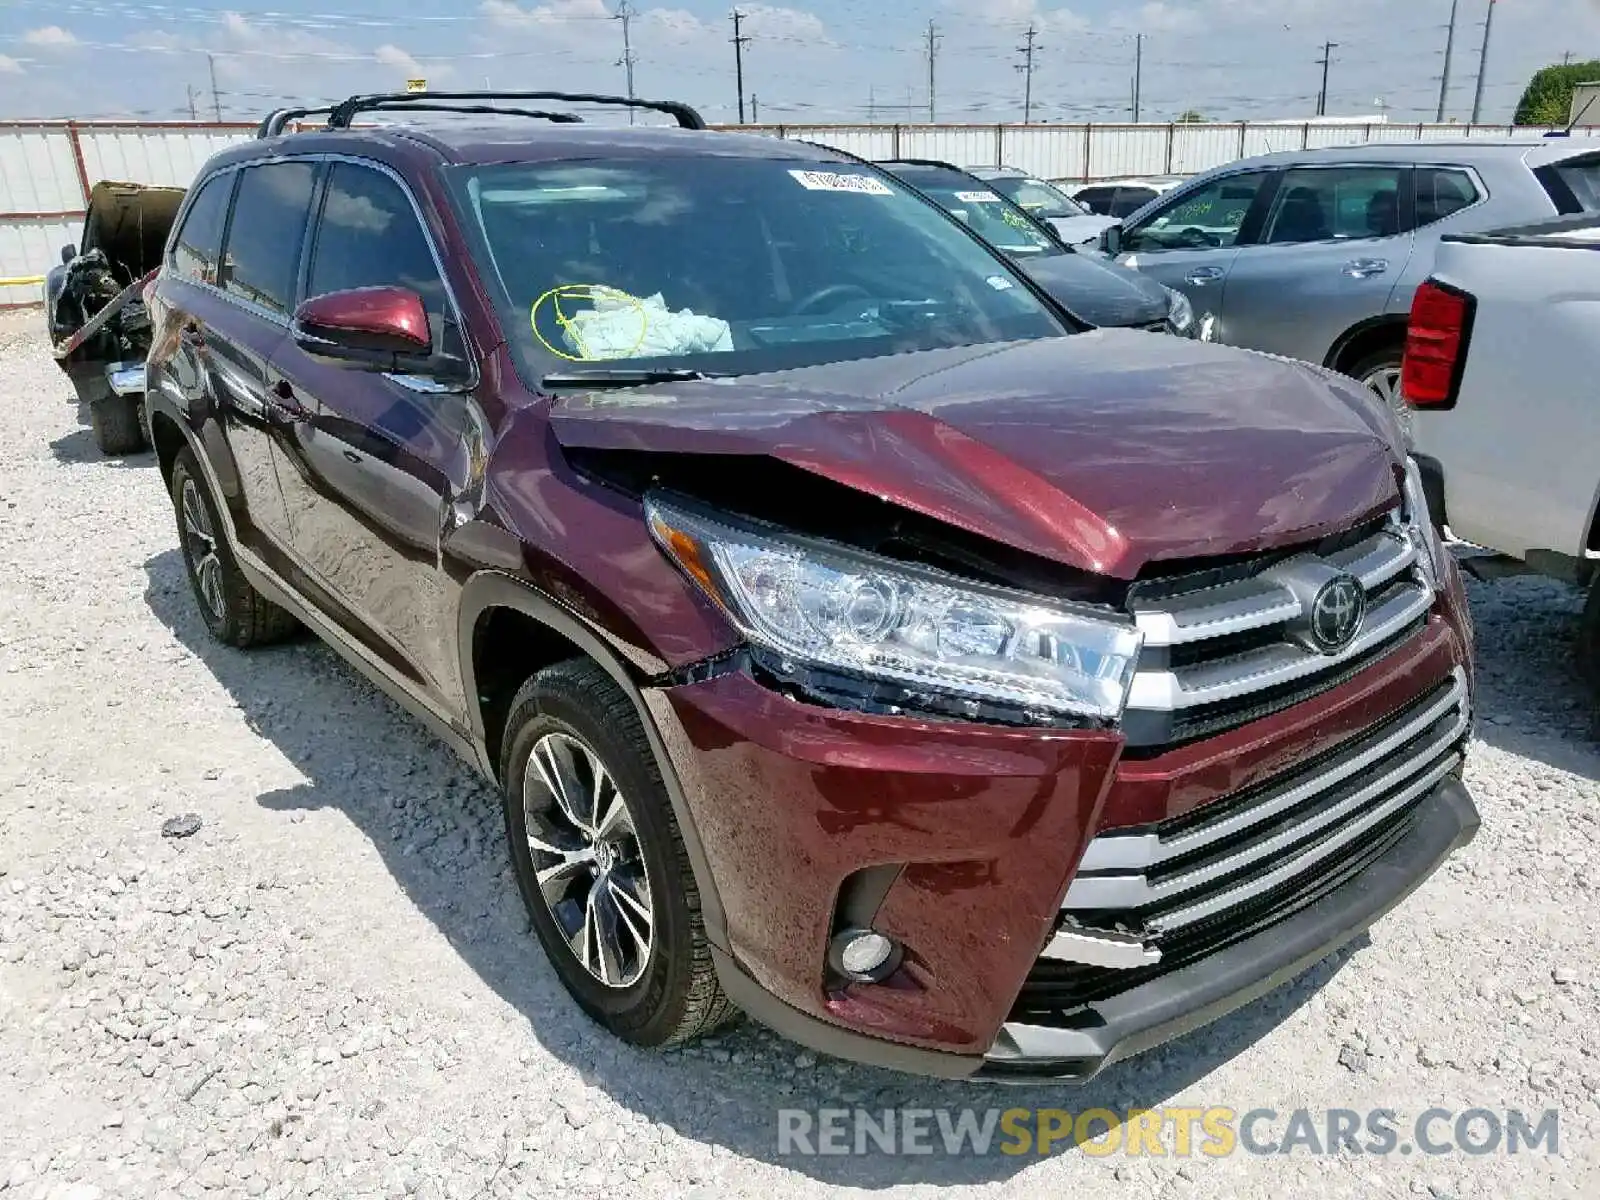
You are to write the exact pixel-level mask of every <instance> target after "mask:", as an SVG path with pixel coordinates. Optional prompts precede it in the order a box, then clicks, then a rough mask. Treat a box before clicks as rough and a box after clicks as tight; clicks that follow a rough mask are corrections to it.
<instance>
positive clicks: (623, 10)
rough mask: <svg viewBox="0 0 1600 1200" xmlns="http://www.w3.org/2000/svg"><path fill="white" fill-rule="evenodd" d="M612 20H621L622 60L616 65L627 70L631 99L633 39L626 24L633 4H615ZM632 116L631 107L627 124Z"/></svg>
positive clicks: (631, 97)
mask: <svg viewBox="0 0 1600 1200" xmlns="http://www.w3.org/2000/svg"><path fill="white" fill-rule="evenodd" d="M612 20H614V21H621V22H622V61H621V62H619V63H618V64H617V65H618V66H619V67H622V68H624V69H625V70H626V71H627V72H628V99H629V100H632V99H633V64H634V62H635V61H636V60H635V58H634V56H633V41H632V39H631V38H630V37H629V36H628V25H629V23H630V22H631V21H632V20H633V6H632V5H631V4H629V3H628V0H622V3H621V4H619V5H617V12H616V15H615V16H614V17H613V18H612ZM633 116H634V113H633V109H631V108H630V109H629V110H628V124H629V125H632V124H633Z"/></svg>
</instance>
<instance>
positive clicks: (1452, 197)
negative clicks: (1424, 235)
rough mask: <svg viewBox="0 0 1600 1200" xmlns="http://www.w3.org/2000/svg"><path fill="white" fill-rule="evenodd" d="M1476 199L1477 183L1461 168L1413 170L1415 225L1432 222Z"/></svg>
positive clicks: (1475, 201) (1421, 168) (1422, 168)
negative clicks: (1415, 181)
mask: <svg viewBox="0 0 1600 1200" xmlns="http://www.w3.org/2000/svg"><path fill="white" fill-rule="evenodd" d="M1477 202H1478V185H1477V184H1475V183H1473V182H1472V176H1471V175H1468V174H1467V173H1466V172H1465V171H1454V170H1449V169H1446V168H1444V167H1420V168H1418V170H1417V224H1418V225H1419V226H1421V225H1432V224H1433V223H1434V222H1435V221H1442V220H1444V219H1445V218H1446V217H1448V216H1450V214H1452V213H1457V212H1460V211H1461V210H1462V209H1463V208H1466V207H1467V206H1468V205H1471V204H1476V203H1477Z"/></svg>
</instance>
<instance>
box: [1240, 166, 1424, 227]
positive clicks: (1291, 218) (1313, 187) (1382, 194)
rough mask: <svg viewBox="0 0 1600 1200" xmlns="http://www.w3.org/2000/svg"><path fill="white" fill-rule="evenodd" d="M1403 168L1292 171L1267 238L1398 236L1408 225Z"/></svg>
mask: <svg viewBox="0 0 1600 1200" xmlns="http://www.w3.org/2000/svg"><path fill="white" fill-rule="evenodd" d="M1402 173H1403V168H1400V167H1316V168H1311V169H1303V170H1296V171H1289V172H1288V173H1287V174H1285V175H1284V177H1283V183H1282V185H1281V186H1280V187H1279V188H1278V195H1277V198H1276V199H1275V200H1274V201H1273V205H1272V211H1271V212H1270V213H1269V214H1268V215H1267V222H1266V226H1265V228H1264V231H1263V234H1262V238H1261V240H1262V241H1263V242H1267V243H1269V244H1273V245H1279V244H1295V243H1302V242H1327V241H1345V240H1351V239H1356V238H1381V237H1393V236H1395V235H1396V234H1398V233H1399V232H1400V231H1401V229H1402V228H1403V225H1402V221H1401V212H1400V181H1401V175H1402Z"/></svg>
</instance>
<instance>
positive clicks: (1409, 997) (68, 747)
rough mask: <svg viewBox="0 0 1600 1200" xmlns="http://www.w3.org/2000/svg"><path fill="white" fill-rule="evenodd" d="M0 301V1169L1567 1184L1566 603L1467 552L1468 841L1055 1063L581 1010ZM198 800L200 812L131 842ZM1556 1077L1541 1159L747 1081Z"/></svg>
mask: <svg viewBox="0 0 1600 1200" xmlns="http://www.w3.org/2000/svg"><path fill="white" fill-rule="evenodd" d="M39 324H40V321H39V317H38V314H37V313H33V312H24V313H20V314H14V315H7V316H0V364H3V365H4V368H5V370H4V377H3V378H4V383H3V384H0V566H3V568H4V569H3V570H0V614H3V616H0V673H3V674H0V747H3V748H4V749H3V754H0V1200H10V1198H11V1197H13V1196H17V1197H26V1198H29V1200H94V1198H97V1197H100V1198H106V1200H109V1198H112V1197H118V1198H120V1197H138V1196H174V1195H175V1196H184V1197H193V1196H200V1195H202V1194H206V1195H209V1194H213V1193H214V1194H218V1195H227V1196H250V1197H255V1196H266V1197H285V1196H300V1195H308V1194H316V1195H319V1196H325V1197H369V1196H370V1197H379V1196H382V1197H403V1196H407V1195H416V1196H419V1197H429V1198H441V1197H448V1198H452V1200H460V1198H466V1197H496V1196H513V1195H516V1196H522V1195H528V1196H542V1195H547V1194H555V1193H557V1192H559V1193H560V1194H563V1195H566V1196H573V1197H582V1196H599V1195H602V1194H605V1195H609V1196H614V1195H617V1194H626V1195H641V1196H694V1197H711V1196H744V1195H748V1196H762V1197H770V1196H772V1195H774V1194H777V1195H791V1194H793V1195H820V1194H823V1193H827V1192H831V1191H833V1190H835V1189H838V1188H841V1187H848V1186H854V1187H860V1188H864V1189H871V1190H874V1191H877V1190H882V1189H891V1190H894V1191H896V1192H903V1193H905V1194H908V1195H909V1194H927V1193H928V1192H930V1191H932V1190H933V1189H934V1188H935V1187H936V1186H938V1185H960V1186H964V1187H970V1188H973V1189H976V1190H979V1191H981V1192H983V1193H984V1194H988V1195H1002V1194H1004V1195H1050V1196H1066V1195H1071V1196H1075V1197H1095V1196H1116V1197H1121V1198H1129V1197H1145V1196H1151V1197H1154V1196H1163V1197H1165V1196H1182V1197H1190V1196H1193V1197H1208V1196H1215V1197H1231V1196H1259V1197H1268V1196H1272V1197H1278V1196H1302V1195H1303V1196H1319V1197H1323V1196H1326V1197H1334V1196H1351V1197H1355V1196H1360V1197H1370V1196H1412V1195H1428V1196H1435V1197H1440V1196H1455V1197H1479V1196H1481V1197H1503V1196H1550V1195H1557V1196H1559V1195H1568V1196H1580V1195H1581V1196H1594V1195H1597V1194H1600V1150H1597V1141H1596V1136H1595V1135H1596V1133H1597V1131H1600V1059H1597V1055H1600V1020H1597V1016H1600V999H1597V996H1600V993H1597V988H1600V949H1597V928H1596V927H1597V920H1600V919H1597V916H1596V913H1597V911H1600V905H1597V903H1596V901H1597V899H1600V831H1597V826H1596V815H1595V814H1596V799H1597V787H1596V780H1597V778H1600V752H1597V742H1596V735H1595V724H1594V719H1593V713H1594V706H1593V705H1592V704H1591V703H1590V701H1589V700H1588V699H1587V698H1586V697H1585V695H1584V694H1583V692H1582V691H1581V690H1580V688H1579V686H1578V684H1577V682H1576V680H1575V678H1574V676H1573V674H1572V671H1571V668H1570V665H1569V663H1568V661H1567V647H1568V643H1569V641H1570V637H1571V633H1572V625H1573V619H1574V616H1575V614H1576V613H1577V611H1578V608H1579V603H1580V598H1579V596H1578V595H1577V594H1576V593H1575V592H1573V591H1572V590H1570V589H1567V588H1564V587H1561V586H1558V585H1555V584H1550V583H1545V582H1540V581H1518V582H1513V583H1509V584H1501V585H1496V586H1494V587H1492V588H1491V587H1482V586H1474V589H1473V602H1474V605H1475V607H1476V613H1477V620H1478V623H1479V633H1480V661H1481V665H1480V671H1481V679H1482V683H1483V697H1482V699H1483V713H1484V723H1483V725H1482V729H1481V733H1482V736H1483V741H1482V742H1481V743H1480V744H1479V745H1477V746H1476V747H1475V748H1474V752H1473V755H1472V759H1471V764H1470V767H1469V771H1468V774H1469V780H1470V783H1471V785H1472V787H1473V790H1474V791H1475V793H1476V795H1477V797H1478V800H1479V802H1480V804H1481V806H1482V808H1483V810H1484V816H1485V827H1484V831H1483V833H1482V834H1481V835H1480V837H1479V839H1478V840H1477V841H1476V842H1475V843H1474V844H1473V846H1472V847H1471V848H1470V849H1468V850H1467V851H1466V852H1464V853H1462V854H1460V855H1459V856H1458V857H1457V858H1456V859H1455V861H1454V862H1453V863H1452V864H1451V865H1450V866H1449V868H1448V869H1447V870H1446V871H1444V872H1443V873H1441V874H1440V875H1439V876H1437V877H1436V878H1435V879H1433V880H1432V881H1431V882H1429V883H1428V884H1427V885H1426V886H1425V887H1424V888H1423V889H1422V890H1421V891H1420V892H1419V893H1418V894H1417V895H1416V896H1414V897H1413V898H1412V899H1411V900H1410V901H1408V902H1407V903H1406V904H1405V905H1404V906H1403V907H1402V908H1401V909H1400V910H1399V911H1397V912H1396V913H1394V914H1392V915H1390V916H1389V917H1388V918H1386V919H1385V920H1384V921H1382V922H1381V923H1380V924H1379V925H1378V926H1377V927H1376V928H1375V929H1374V930H1373V931H1372V933H1371V934H1370V937H1369V938H1367V939H1364V940H1363V941H1362V942H1360V943H1358V945H1357V946H1356V947H1354V948H1353V949H1351V950H1350V951H1348V952H1346V953H1344V954H1341V955H1338V956H1336V957H1335V958H1334V959H1332V960H1330V961H1328V962H1326V963H1323V964H1322V965H1320V966H1319V967H1317V968H1316V969H1314V970H1313V971H1312V972H1310V973H1309V975H1308V976H1307V977H1305V978H1303V979H1301V980H1299V981H1297V982H1295V983H1293V984H1291V985H1289V986H1287V987H1285V988H1282V989H1280V990H1279V991H1277V992H1276V993H1274V994H1272V995H1271V996H1269V997H1267V998H1265V999H1264V1000H1262V1001H1260V1002H1259V1003H1257V1004H1254V1005H1252V1006H1250V1007H1249V1008H1247V1009H1245V1010H1244V1011H1242V1012H1240V1013H1238V1014H1235V1015H1234V1016H1233V1017H1231V1018H1228V1019H1227V1020H1224V1021H1223V1022H1221V1023H1220V1024H1218V1025H1215V1026H1213V1027H1211V1028H1210V1029H1207V1030H1205V1031H1202V1032H1200V1033H1198V1034H1196V1035H1194V1036H1191V1037H1189V1038H1187V1039H1186V1040H1184V1041H1182V1042H1181V1043H1179V1044H1176V1045H1173V1046H1170V1047H1167V1048H1165V1049H1163V1050H1161V1051H1158V1052H1156V1053H1154V1054H1151V1055H1148V1056H1146V1057H1144V1058H1142V1059H1139V1060H1135V1061H1133V1062H1131V1063H1128V1064H1125V1065H1124V1066H1122V1067H1120V1068H1117V1069H1114V1070H1112V1071H1111V1072H1109V1073H1108V1074H1107V1075H1106V1076H1104V1077H1103V1078H1102V1079H1101V1080H1100V1081H1098V1082H1096V1083H1095V1084H1093V1085H1091V1086H1090V1087H1088V1088H1086V1089H1070V1088H1027V1089H990V1088H980V1087H976V1086H970V1085H954V1084H946V1083H937V1082H929V1081H922V1080H915V1079H905V1078H900V1077H896V1076H893V1075H890V1074H887V1073H883V1072H878V1071H874V1070H869V1069H864V1068H858V1067H853V1066H847V1065H844V1064H841V1063H836V1062H833V1061H830V1060H828V1059H826V1058H822V1059H820V1060H819V1059H818V1057H816V1056H814V1055H811V1054H808V1053H803V1052H801V1051H800V1050H799V1049H798V1048H797V1047H795V1046H792V1045H790V1044H788V1043H785V1042H784V1041H782V1040H781V1039H779V1038H777V1037H775V1036H773V1035H771V1034H768V1033H766V1032H765V1031H763V1030H760V1029H757V1028H753V1027H750V1026H748V1025H747V1026H744V1027H741V1028H740V1029H738V1030H736V1031H734V1032H733V1033H731V1034H729V1035H727V1036H725V1037H723V1038H721V1039H719V1040H718V1041H716V1042H709V1043H706V1044H704V1045H702V1046H700V1047H698V1048H694V1049H691V1050H686V1051H682V1052H678V1053H673V1054H666V1055H652V1054H643V1053H636V1052H634V1051H632V1050H629V1049H627V1048H625V1047H623V1046H620V1045H619V1044H617V1043H616V1042H614V1041H612V1040H611V1039H609V1038H608V1037H606V1036H604V1035H602V1034H600V1033H599V1032H597V1031H596V1030H595V1029H594V1028H592V1027H591V1026H590V1025H588V1024H587V1023H586V1022H585V1021H584V1020H583V1019H582V1018H581V1017H580V1016H579V1015H578V1013H577V1011H576V1009H575V1008H574V1007H573V1006H572V1005H571V1004H570V1003H569V1002H568V1001H567V1000H566V998H565V995H564V994H563V993H562V992H561V990H560V988H559V985H558V984H557V982H556V980H555V978H554V976H553V974H552V972H551V971H550V969H549V968H548V967H547V966H546V964H545V963H544V961H543V960H542V958H541V955H540V953H539V951H538V948H537V946H536V944H535V943H534V942H533V940H532V937H531V935H530V934H529V933H528V931H527V925H526V921H525V919H524V917H523V914H522V909H521V905H520V901H519V900H518V898H517V896H516V890H515V887H514V885H513V883H512V880H511V877H510V872H509V867H508V864H507V861H506V858H505V855H504V852H503V850H502V847H501V840H500V839H501V834H500V828H499V817H498V812H497V808H496V804H495V798H494V796H493V794H492V792H491V791H490V789H489V788H487V787H486V786H485V785H484V784H482V783H481V782H479V781H478V780H477V779H475V778H474V777H473V776H472V775H471V773H470V772H469V771H468V770H467V769H466V768H464V767H463V766H462V765H461V764H459V763H458V762H456V761H455V760H454V759H453V758H452V757H451V756H450V755H449V754H448V753H447V752H446V751H445V750H443V749H442V748H440V747H439V746H438V745H436V744H435V743H434V742H433V741H431V740H430V739H429V737H428V736H427V735H426V734H425V733H424V732H423V731H422V730H421V729H420V728H419V727H418V726H416V725H415V724H414V723H412V722H411V721H410V720H409V719H408V718H407V717H406V716H404V715H403V714H402V713H401V712H400V711H398V710H397V709H396V708H395V707H394V706H392V705H391V704H389V703H387V702H386V701H385V700H384V699H382V698H381V697H380V696H379V695H377V694H376V693H375V692H374V691H373V689H372V688H370V687H368V686H367V685H366V684H365V683H364V682H362V681H361V680H360V679H359V678H357V677H356V676H355V675H354V674H353V673H352V672H350V671H349V670H347V669H345V668H344V667H343V666H342V665H341V664H340V663H339V661H338V660H336V659H335V657H334V656H333V655H332V654H331V653H330V652H328V651H327V650H325V649H323V648H322V647H321V646H319V645H317V644H316V643H315V642H311V641H303V642H299V643H296V644H292V645H289V646H285V647H283V648H280V649H276V650H272V651H269V652H266V653H257V654H249V655H246V654H242V653H238V652H234V651H230V650H224V649H221V648H218V647H216V646H214V645H212V644H210V643H209V642H208V641H207V639H206V636H205V634H204V631H203V629H202V627H201V624H200V622H199V619H198V617H197V616H196V614H195V609H194V605H193V602H192V600H191V599H190V597H189V595H188V593H187V588H186V585H185V582H184V579H183V572H182V567H181V563H180V561H179V558H178V556H177V553H176V552H175V550H174V549H173V547H174V544H175V536H174V531H173V528H172V519H171V516H170V509H169V506H168V503H167V500H166V497H165V496H164V495H163V494H162V491H161V487H160V481H159V478H158V476H157V474H156V472H155V470H154V468H153V464H152V460H151V459H150V457H149V456H139V457H135V458H131V459H128V460H126V461H124V462H116V461H104V460H102V459H100V457H99V456H98V454H97V453H96V452H95V450H94V446H93V442H92V440H91V438H90V435H89V432H88V430H87V428H86V427H85V425H84V424H83V423H82V422H81V421H80V414H79V413H78V412H77V411H76V409H75V407H74V405H73V404H72V402H71V391H70V388H69V387H68V386H67V384H66V382H65V380H64V378H63V377H62V376H61V375H60V374H59V372H58V371H57V370H56V368H55V367H54V365H53V364H52V363H51V362H50V361H49V359H48V357H47V354H46V351H45V345H44V341H43V338H42V337H41V336H39V335H38V333H37V328H38V326H39ZM187 813H194V814H197V815H198V816H199V818H200V821H201V825H200V828H199V830H198V831H197V832H196V833H195V834H194V835H193V836H191V837H187V838H163V837H162V835H161V831H162V824H163V822H165V821H167V820H168V819H170V818H172V817H177V816H181V815H183V814H187ZM841 1104H864V1105H867V1106H870V1107H872V1108H875V1109H877V1108H884V1107H889V1106H894V1105H910V1106H915V1107H922V1108H957V1107H960V1106H963V1105H976V1106H979V1107H988V1106H992V1105H998V1106H1000V1107H1018V1106H1028V1105H1037V1106H1044V1107H1069V1108H1076V1109H1082V1108H1086V1107H1089V1106H1092V1105H1105V1106H1108V1107H1111V1108H1117V1109H1121V1108H1126V1107H1133V1106H1153V1105H1159V1104H1173V1105H1194V1106H1205V1105H1226V1106H1230V1107H1232V1108H1235V1109H1238V1110H1241V1111H1243V1110H1246V1109H1250V1108H1254V1107H1273V1108H1277V1109H1280V1110H1289V1109H1293V1108H1296V1107H1301V1106H1304V1107H1308V1108H1312V1109H1324V1108H1328V1107H1333V1106H1342V1107H1349V1108H1356V1109H1365V1108H1369V1107H1378V1106H1382V1107H1388V1108H1392V1109H1395V1110H1397V1111H1399V1112H1400V1113H1402V1114H1408V1115H1412V1116H1414V1115H1415V1114H1417V1113H1420V1112H1421V1111H1422V1110H1424V1109H1426V1108H1427V1107H1429V1106H1430V1105H1436V1104H1437V1105H1444V1106H1447V1107H1452V1108H1460V1109H1464V1108H1470V1107H1486V1108H1492V1109H1505V1108H1521V1109H1524V1110H1529V1111H1537V1110H1542V1109H1545V1108H1547V1107H1556V1108H1559V1109H1560V1110H1561V1122H1562V1124H1561V1148H1562V1154H1561V1156H1560V1157H1558V1158H1554V1159H1552V1158H1547V1157H1545V1156H1543V1155H1530V1154H1522V1155H1519V1156H1517V1157H1508V1156H1503V1155H1501V1156H1492V1157H1485V1158H1465V1157H1449V1158H1442V1159H1431V1160H1429V1159H1420V1158H1405V1157H1399V1156H1392V1157H1387V1158H1382V1159H1379V1158H1373V1157H1351V1156H1341V1157H1330V1158H1320V1159H1317V1158H1308V1157H1304V1156H1296V1157H1291V1158H1287V1159H1282V1160H1273V1159H1262V1158H1257V1157H1251V1156H1248V1155H1244V1154H1240V1155H1237V1156H1234V1157H1232V1158H1229V1159H1225V1160H1218V1161H1213V1160H1209V1159H1203V1158H1195V1159H1191V1160H1187V1161H1185V1160H1182V1159H1174V1158H1166V1159H1153V1158H1140V1159H1130V1158H1127V1157H1124V1156H1121V1155H1118V1156H1113V1157H1110V1158H1095V1157H1091V1156H1089V1155H1086V1154H1083V1153H1079V1152H1069V1153H1066V1154H1062V1155H1058V1156H1056V1157H1053V1158H1050V1159H1047V1160H1040V1159H1038V1158H1036V1157H1024V1158H1011V1157H1006V1156H1003V1155H996V1156H994V1157H987V1158H964V1159H959V1158H958V1159H951V1158H947V1157H944V1156H939V1157H936V1158H931V1159H930V1158H903V1157H902V1158H894V1157H887V1156H869V1157H864V1158H817V1159H798V1158H793V1157H787V1158H786V1157H784V1156H781V1155H779V1153H778V1149H777V1135H776V1130H777V1117H776V1112H777V1110H778V1109H779V1108H783V1107H795V1108H817V1107H824V1106H828V1107H832V1106H839V1105H841Z"/></svg>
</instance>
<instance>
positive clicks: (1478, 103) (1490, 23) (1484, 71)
mask: <svg viewBox="0 0 1600 1200" xmlns="http://www.w3.org/2000/svg"><path fill="white" fill-rule="evenodd" d="M1493 32H1494V0H1489V15H1488V16H1486V17H1484V19H1483V53H1482V54H1480V55H1479V56H1478V94H1477V95H1475V96H1474V97H1473V98H1472V124H1474V125H1476V124H1477V123H1478V118H1479V117H1480V116H1481V115H1482V114H1483V84H1484V80H1485V78H1486V77H1487V76H1488V73H1489V35H1490V34H1491V33H1493Z"/></svg>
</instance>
